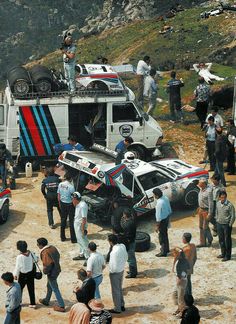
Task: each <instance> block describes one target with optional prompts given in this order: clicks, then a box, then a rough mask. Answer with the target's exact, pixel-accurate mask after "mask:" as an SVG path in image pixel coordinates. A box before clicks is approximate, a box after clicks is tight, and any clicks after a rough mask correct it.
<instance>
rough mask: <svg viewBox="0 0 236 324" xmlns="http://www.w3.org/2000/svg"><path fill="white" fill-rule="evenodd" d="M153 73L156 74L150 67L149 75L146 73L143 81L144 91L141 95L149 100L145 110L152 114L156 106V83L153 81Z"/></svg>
mask: <svg viewBox="0 0 236 324" xmlns="http://www.w3.org/2000/svg"><path fill="white" fill-rule="evenodd" d="M155 75H156V70H154V69H151V70H150V75H148V76H147V77H146V78H145V81H144V92H143V95H144V97H147V98H148V101H149V107H148V110H147V114H148V115H151V116H152V113H153V111H154V110H155V108H156V104H157V90H158V87H157V84H156V81H155Z"/></svg>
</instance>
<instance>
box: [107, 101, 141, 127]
mask: <svg viewBox="0 0 236 324" xmlns="http://www.w3.org/2000/svg"><path fill="white" fill-rule="evenodd" d="M112 113H113V123H118V122H124V121H125V122H126V121H127V122H128V121H138V120H139V115H138V112H137V110H136V108H135V107H134V105H133V104H132V103H130V102H127V103H116V104H113V106H112Z"/></svg>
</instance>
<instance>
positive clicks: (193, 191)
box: [184, 183, 199, 207]
mask: <svg viewBox="0 0 236 324" xmlns="http://www.w3.org/2000/svg"><path fill="white" fill-rule="evenodd" d="M198 193H199V188H198V187H197V186H196V185H195V184H193V183H191V184H190V185H189V186H188V187H187V188H186V189H185V192H184V204H185V206H189V207H195V206H197V204H198Z"/></svg>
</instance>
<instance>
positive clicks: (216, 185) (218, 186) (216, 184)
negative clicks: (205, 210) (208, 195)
mask: <svg viewBox="0 0 236 324" xmlns="http://www.w3.org/2000/svg"><path fill="white" fill-rule="evenodd" d="M211 181H212V183H213V184H212V194H213V212H212V218H211V220H210V222H211V224H212V225H213V229H212V232H213V236H217V224H216V203H217V202H218V200H219V193H220V192H221V191H224V190H225V187H224V186H223V185H222V183H220V176H219V175H218V174H213V176H212V177H211Z"/></svg>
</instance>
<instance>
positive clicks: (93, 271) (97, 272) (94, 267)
mask: <svg viewBox="0 0 236 324" xmlns="http://www.w3.org/2000/svg"><path fill="white" fill-rule="evenodd" d="M88 249H89V252H90V256H89V258H88V260H87V275H88V277H92V278H93V279H94V281H95V282H96V291H95V298H96V299H99V298H101V295H100V291H99V285H100V284H101V283H102V280H103V275H102V271H103V269H105V267H106V266H105V259H104V256H103V255H102V254H101V253H100V252H97V244H96V243H94V242H89V245H88Z"/></svg>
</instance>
